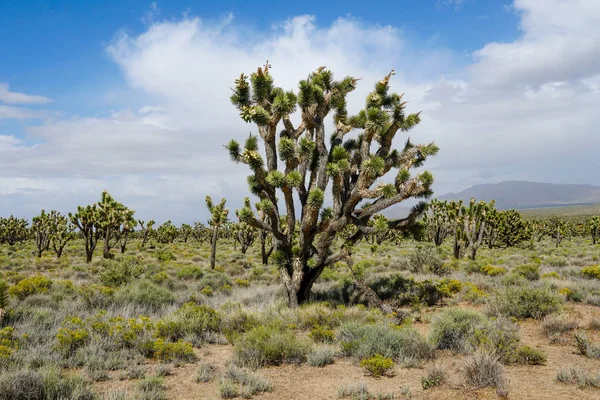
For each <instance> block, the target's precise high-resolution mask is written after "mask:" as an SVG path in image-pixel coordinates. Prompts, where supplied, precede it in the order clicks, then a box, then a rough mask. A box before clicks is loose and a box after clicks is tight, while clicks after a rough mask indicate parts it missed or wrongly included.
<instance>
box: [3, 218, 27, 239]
mask: <svg viewBox="0 0 600 400" xmlns="http://www.w3.org/2000/svg"><path fill="white" fill-rule="evenodd" d="M27 225H28V222H27V220H26V219H24V218H15V217H14V216H12V215H11V216H10V217H8V218H0V243H8V244H9V245H11V246H14V245H15V244H17V243H22V242H24V241H26V240H27V239H28V238H29V231H28V230H27Z"/></svg>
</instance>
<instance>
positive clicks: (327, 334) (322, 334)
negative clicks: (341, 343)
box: [308, 325, 335, 343]
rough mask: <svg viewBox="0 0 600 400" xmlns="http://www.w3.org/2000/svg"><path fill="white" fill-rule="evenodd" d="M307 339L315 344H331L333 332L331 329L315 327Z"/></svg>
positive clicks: (333, 336) (333, 337)
mask: <svg viewBox="0 0 600 400" xmlns="http://www.w3.org/2000/svg"><path fill="white" fill-rule="evenodd" d="M308 337H309V338H311V339H312V340H313V341H315V342H317V343H333V341H334V340H335V332H334V331H333V329H329V327H328V326H321V325H315V327H314V328H312V329H311V331H310V333H309V334H308Z"/></svg>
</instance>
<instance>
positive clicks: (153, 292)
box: [115, 279, 174, 309]
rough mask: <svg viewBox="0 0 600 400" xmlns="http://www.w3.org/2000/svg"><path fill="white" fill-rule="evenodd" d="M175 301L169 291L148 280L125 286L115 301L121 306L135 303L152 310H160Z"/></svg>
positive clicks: (116, 294)
mask: <svg viewBox="0 0 600 400" xmlns="http://www.w3.org/2000/svg"><path fill="white" fill-rule="evenodd" d="M173 300H174V297H173V294H172V293H171V292H170V291H169V290H168V289H166V288H163V287H161V286H158V285H156V284H155V283H153V282H152V281H150V280H146V279H144V280H140V281H137V282H134V283H131V284H129V285H126V286H123V287H122V288H120V289H119V290H118V291H117V292H116V293H115V301H117V302H118V303H120V304H124V305H125V304H131V303H133V304H137V305H140V306H146V307H149V308H152V309H158V308H160V307H162V306H164V305H166V304H169V303H171V302H172V301H173Z"/></svg>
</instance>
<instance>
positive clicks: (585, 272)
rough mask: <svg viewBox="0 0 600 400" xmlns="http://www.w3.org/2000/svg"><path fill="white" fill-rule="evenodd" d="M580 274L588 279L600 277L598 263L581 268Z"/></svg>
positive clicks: (599, 265)
mask: <svg viewBox="0 0 600 400" xmlns="http://www.w3.org/2000/svg"><path fill="white" fill-rule="evenodd" d="M581 275H582V276H583V277H584V278H588V279H600V264H598V265H593V266H591V267H587V268H584V269H582V270H581Z"/></svg>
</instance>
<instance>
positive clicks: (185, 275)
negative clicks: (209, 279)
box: [177, 265, 204, 280]
mask: <svg viewBox="0 0 600 400" xmlns="http://www.w3.org/2000/svg"><path fill="white" fill-rule="evenodd" d="M203 276H204V272H203V271H202V269H201V268H200V267H198V266H195V265H186V266H185V267H181V268H179V269H178V270H177V277H178V278H179V279H185V280H192V279H200V278H202V277H203Z"/></svg>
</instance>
